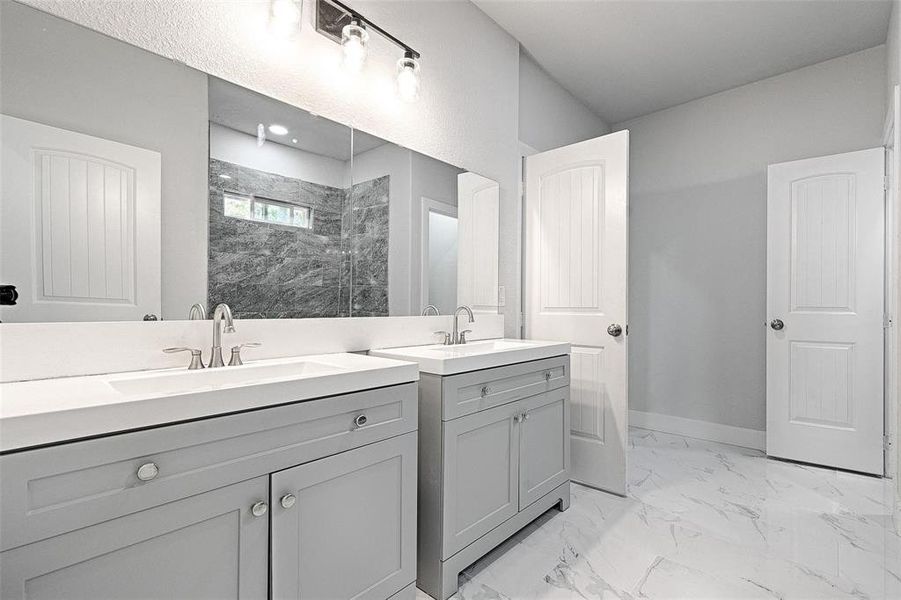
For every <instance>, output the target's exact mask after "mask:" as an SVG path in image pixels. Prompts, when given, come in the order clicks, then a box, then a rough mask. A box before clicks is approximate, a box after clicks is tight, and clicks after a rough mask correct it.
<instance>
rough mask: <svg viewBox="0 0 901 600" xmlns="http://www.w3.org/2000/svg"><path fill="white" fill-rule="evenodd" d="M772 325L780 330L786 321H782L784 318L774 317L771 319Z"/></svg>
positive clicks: (776, 329) (775, 329) (774, 328)
mask: <svg viewBox="0 0 901 600" xmlns="http://www.w3.org/2000/svg"><path fill="white" fill-rule="evenodd" d="M770 327H772V328H773V330H774V331H779V330H781V329H784V328H785V323H783V322H782V319H773V320H772V321H770Z"/></svg>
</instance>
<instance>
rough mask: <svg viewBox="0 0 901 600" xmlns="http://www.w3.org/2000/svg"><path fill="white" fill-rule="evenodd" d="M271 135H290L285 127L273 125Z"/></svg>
mask: <svg viewBox="0 0 901 600" xmlns="http://www.w3.org/2000/svg"><path fill="white" fill-rule="evenodd" d="M269 133H271V134H274V135H288V128H287V127H285V126H284V125H278V124H276V123H273V124H272V125H270V126H269Z"/></svg>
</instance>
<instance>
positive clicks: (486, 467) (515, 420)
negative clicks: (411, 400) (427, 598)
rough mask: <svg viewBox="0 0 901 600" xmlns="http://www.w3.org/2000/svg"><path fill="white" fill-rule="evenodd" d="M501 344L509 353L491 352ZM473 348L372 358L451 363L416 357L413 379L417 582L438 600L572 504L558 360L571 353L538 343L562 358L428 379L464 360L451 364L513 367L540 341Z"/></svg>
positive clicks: (565, 389) (564, 384)
mask: <svg viewBox="0 0 901 600" xmlns="http://www.w3.org/2000/svg"><path fill="white" fill-rule="evenodd" d="M481 344H484V345H485V346H486V348H485V351H484V352H480V349H481V348H480V345H481ZM505 344H506V345H508V346H509V347H510V350H508V351H503V350H502V351H497V350H496V348H501V347H504V345H505ZM489 345H490V347H488V346H489ZM469 346H471V348H467V347H466V346H460V347H457V348H453V347H452V348H448V349H446V350H442V349H441V348H440V347H423V348H421V349H416V350H414V349H397V350H385V351H378V352H376V353H375V354H378V355H380V356H385V357H393V358H399V357H400V356H404V357H405V358H406V359H407V360H417V358H423V357H421V356H417V353H427V352H432V351H434V352H436V353H438V352H444V353H445V354H446V357H447V358H445V359H444V360H439V361H438V362H437V363H435V366H433V365H431V364H430V363H429V362H428V361H427V360H421V361H420V369H421V371H420V381H419V461H418V464H419V467H418V469H419V482H418V508H419V515H418V540H417V582H416V584H417V587H419V588H420V589H422V590H423V591H425V592H427V593H428V594H429V595H431V596H432V597H434V598H437V599H438V600H444V599H445V598H447V597H449V596H451V595H453V594H454V593H455V592H456V591H457V577H458V575H459V573H460V572H461V571H462V570H463V569H465V568H466V567H467V566H469V565H470V564H472V563H473V562H475V561H476V560H478V559H479V558H481V557H482V556H483V555H485V554H486V553H487V552H489V551H490V550H491V549H493V548H494V547H495V546H497V545H498V544H500V543H501V542H503V541H504V540H506V539H507V538H508V537H510V536H511V535H513V534H514V533H516V532H517V531H518V530H520V529H522V528H523V527H524V526H525V525H527V524H528V523H529V522H531V521H533V520H534V519H535V518H537V517H538V516H539V515H541V514H542V513H543V512H545V511H547V510H548V509H550V508H552V507H554V506H556V507H558V508H559V509H560V510H561V511H562V510H566V509H567V508H568V507H569V502H570V497H569V493H570V492H569V466H570V447H569V445H570V438H569V430H570V423H569V421H570V414H569V411H570V409H569V390H570V388H569V383H570V379H569V378H570V373H569V356H568V354H560V352H568V347H566V345H565V344H564V345H557V346H550V345H549V346H544V347H542V349H543V350H544V352H543V353H544V354H545V355H547V354H549V353H557V354H558V355H557V356H551V357H549V358H542V359H537V360H525V362H513V363H512V364H505V365H503V366H496V367H491V368H484V369H477V370H470V371H464V372H458V373H452V374H440V373H428V372H424V371H425V370H427V369H430V368H431V370H433V371H444V372H445V373H447V372H448V371H453V370H454V368H453V367H452V365H453V364H454V361H455V360H456V361H461V359H465V360H466V361H467V362H465V363H462V362H458V363H457V364H463V365H470V366H471V365H473V364H478V360H477V359H478V358H480V357H484V358H486V359H488V358H489V356H490V358H491V359H494V362H497V361H498V360H499V359H498V356H499V355H500V356H503V355H504V354H509V356H508V357H506V360H507V361H511V362H512V361H516V360H517V359H518V358H517V356H518V357H519V358H522V357H524V356H525V357H527V356H528V355H529V352H530V351H534V350H535V348H537V347H539V346H540V344H535V345H533V343H530V342H524V341H521V340H516V341H513V340H511V341H509V342H508V341H506V340H501V341H497V342H476V343H473V344H470V345H469ZM489 350H493V351H489ZM407 352H409V353H407ZM517 352H524V353H521V354H519V355H517ZM474 360H475V362H473V361H474ZM485 364H491V363H490V360H489V361H486V362H485ZM449 366H450V368H447V367H449ZM463 368H465V367H463Z"/></svg>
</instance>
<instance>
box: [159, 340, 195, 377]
mask: <svg viewBox="0 0 901 600" xmlns="http://www.w3.org/2000/svg"><path fill="white" fill-rule="evenodd" d="M163 352H165V353H166V354H172V353H174V352H190V353H191V364H190V365H188V370H189V371H193V370H194V369H202V368H203V359H202V358H201V355H200V350H199V349H198V348H185V347H182V346H177V347H175V348H163Z"/></svg>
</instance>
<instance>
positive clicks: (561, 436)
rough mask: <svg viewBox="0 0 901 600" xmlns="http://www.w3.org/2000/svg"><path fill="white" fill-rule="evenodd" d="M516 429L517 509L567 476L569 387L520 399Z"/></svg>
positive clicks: (565, 479)
mask: <svg viewBox="0 0 901 600" xmlns="http://www.w3.org/2000/svg"><path fill="white" fill-rule="evenodd" d="M521 406H522V408H523V410H524V413H525V415H524V417H523V419H522V421H521V423H520V431H519V509H520V510H522V509H524V508H525V507H527V506H529V505H530V504H532V503H533V502H535V501H536V500H538V499H540V498H541V497H542V496H544V495H545V494H547V493H548V492H550V491H552V490H553V489H554V488H556V487H557V486H559V485H560V484H562V483H565V482H566V481H567V480H568V479H569V388H568V387H565V388H560V389H557V390H552V391H550V392H547V393H545V394H539V395H538V396H533V397H532V398H528V399H526V400H523V401H522V404H521Z"/></svg>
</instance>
